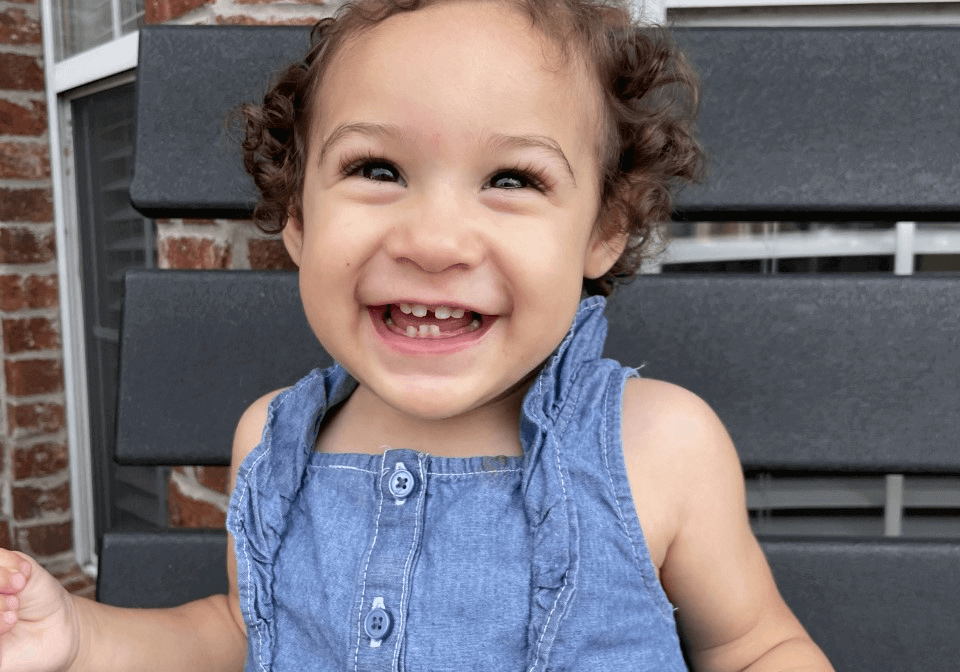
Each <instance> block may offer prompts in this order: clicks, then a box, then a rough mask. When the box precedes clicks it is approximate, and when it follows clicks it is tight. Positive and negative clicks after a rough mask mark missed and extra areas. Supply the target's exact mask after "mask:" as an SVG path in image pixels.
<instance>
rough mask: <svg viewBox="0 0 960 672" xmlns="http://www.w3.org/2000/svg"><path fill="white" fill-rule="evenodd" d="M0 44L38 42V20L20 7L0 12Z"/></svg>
mask: <svg viewBox="0 0 960 672" xmlns="http://www.w3.org/2000/svg"><path fill="white" fill-rule="evenodd" d="M0 44H17V45H19V44H40V22H39V21H38V20H37V19H35V18H33V17H32V16H29V15H27V13H26V12H25V11H23V10H22V9H8V10H6V11H5V12H3V13H0Z"/></svg>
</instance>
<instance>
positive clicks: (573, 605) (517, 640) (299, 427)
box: [227, 297, 687, 672]
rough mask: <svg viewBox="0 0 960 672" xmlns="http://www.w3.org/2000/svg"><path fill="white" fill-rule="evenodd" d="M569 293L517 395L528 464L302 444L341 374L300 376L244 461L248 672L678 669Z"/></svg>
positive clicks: (612, 417) (618, 381)
mask: <svg viewBox="0 0 960 672" xmlns="http://www.w3.org/2000/svg"><path fill="white" fill-rule="evenodd" d="M604 305H605V302H604V300H603V299H602V298H599V297H592V298H589V299H586V300H585V301H583V303H582V304H581V306H580V309H579V311H578V313H577V316H576V318H575V320H574V324H573V326H572V327H571V330H570V333H569V334H567V336H566V338H565V339H564V340H563V342H562V343H561V344H560V346H559V347H558V349H557V351H556V352H555V353H554V355H552V356H551V358H550V359H549V360H548V361H547V362H546V364H545V365H544V367H543V370H542V371H541V372H540V374H539V376H538V377H537V379H536V380H535V381H534V383H533V385H532V386H531V388H530V390H529V392H528V393H527V395H526V397H525V399H524V402H523V413H522V417H521V420H520V437H521V441H522V445H523V449H524V455H523V457H471V458H449V457H435V456H432V455H426V454H423V453H419V452H416V451H413V450H407V449H403V448H387V449H385V451H384V453H383V454H382V455H365V454H328V453H318V452H316V451H314V450H313V446H314V443H315V440H316V436H317V432H318V430H319V428H320V424H321V422H322V419H323V415H324V412H325V410H326V409H327V408H330V407H332V406H334V405H336V404H338V403H340V402H342V401H344V400H345V399H346V398H347V397H348V396H349V395H350V393H351V392H352V391H353V389H354V388H355V386H356V383H355V382H354V381H353V380H352V379H351V378H350V377H349V375H348V374H347V373H346V372H345V371H344V370H343V369H342V368H340V367H339V366H333V367H331V368H330V369H327V370H325V371H319V370H317V371H314V372H312V373H310V374H309V375H308V376H307V377H306V378H304V379H302V380H301V381H300V382H299V383H298V384H297V385H296V386H294V387H293V388H290V389H289V390H287V391H285V392H282V393H281V394H279V395H277V397H276V398H275V399H274V400H273V402H272V403H271V406H270V409H269V411H268V417H267V422H266V425H265V427H264V433H263V440H262V442H261V443H260V445H259V446H257V447H256V448H255V449H254V450H253V451H252V452H251V453H250V455H249V456H248V457H247V458H246V460H244V462H243V464H242V465H241V466H240V468H239V472H238V476H237V484H236V488H235V490H234V493H233V496H232V498H231V501H230V510H229V514H228V518H227V527H228V529H229V530H230V532H231V533H232V534H233V535H234V539H235V542H236V547H235V550H236V556H237V580H238V583H239V590H240V606H241V609H242V611H243V616H244V619H245V620H246V623H247V641H248V654H247V666H246V670H247V672H267V671H275V672H288V671H289V672H305V671H307V670H311V671H312V670H319V671H327V670H344V671H346V670H350V671H355V672H360V671H363V672H366V671H368V670H394V671H402V670H406V671H409V672H440V671H442V670H450V671H451V672H454V671H455V672H467V671H470V670H476V671H478V672H480V671H482V672H507V671H511V672H513V671H516V672H521V671H523V670H528V671H530V672H533V671H541V670H552V671H559V670H568V671H571V672H574V671H575V672H601V671H602V672H610V671H611V670H630V672H641V671H643V670H649V671H651V672H670V671H673V670H686V669H687V668H686V666H685V665H684V661H683V656H682V655H681V652H680V645H679V641H678V637H677V632H676V626H675V623H674V617H673V607H672V605H671V604H670V602H669V601H668V599H667V597H666V595H665V594H664V592H663V589H662V588H661V586H660V583H659V582H658V581H657V578H656V574H655V572H654V568H653V565H652V563H651V561H650V556H649V554H648V551H647V546H646V542H645V541H644V537H643V533H642V531H641V529H640V524H639V520H638V518H637V515H636V512H635V509H634V506H633V499H632V497H631V494H630V486H629V483H628V481H627V474H626V468H625V466H624V460H623V452H622V448H621V438H620V417H621V405H622V393H623V386H624V381H625V380H626V378H628V377H630V376H633V375H636V374H635V372H634V370H633V369H626V368H623V367H621V366H620V365H619V364H617V363H616V362H614V361H611V360H605V359H602V358H601V352H602V348H603V342H604V338H605V336H606V318H605V317H604V315H603V308H604Z"/></svg>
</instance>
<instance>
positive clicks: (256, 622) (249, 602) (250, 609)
mask: <svg viewBox="0 0 960 672" xmlns="http://www.w3.org/2000/svg"><path fill="white" fill-rule="evenodd" d="M280 403H281V404H282V403H283V401H282V400H281V402H280ZM272 417H273V416H272V415H271V416H270V417H269V418H267V421H268V422H269V421H270V419H271V418H272ZM272 450H273V445H272V443H271V444H270V447H269V448H267V449H266V450H264V451H263V453H262V454H261V455H260V457H258V458H257V459H256V460H254V462H253V464H251V465H250V468H249V469H247V470H246V472H245V473H244V475H243V480H244V484H245V486H246V487H244V489H243V490H242V491H241V492H240V499H239V500H238V501H237V510H238V511H240V510H241V509H242V507H243V498H244V497H246V495H247V491H248V490H249V489H250V485H249V482H250V479H249V475H250V473H251V472H253V470H254V469H256V468H257V465H258V464H260V460H262V459H263V458H264V457H266V456H267V455H268V454H269V453H270V452H271V451H272ZM238 480H239V476H238ZM241 539H242V540H243V544H242V546H243V558H244V563H245V564H246V566H247V613H248V614H250V620H252V621H253V622H254V626H253V627H254V628H256V630H257V637H258V638H259V639H260V655H259V656H258V658H259V662H260V669H261V670H263V671H264V672H266V670H267V668H266V667H265V666H264V664H263V633H262V632H260V624H259V623H260V619H258V618H254V615H253V590H252V589H251V578H250V565H251V563H250V556H249V554H248V553H247V534H246V525H244V534H243V536H242V537H241Z"/></svg>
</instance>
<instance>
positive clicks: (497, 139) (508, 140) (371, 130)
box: [320, 122, 577, 186]
mask: <svg viewBox="0 0 960 672" xmlns="http://www.w3.org/2000/svg"><path fill="white" fill-rule="evenodd" d="M351 135H365V136H372V137H375V138H386V139H388V140H395V141H397V140H400V139H402V136H403V135H405V133H404V132H403V130H402V129H401V128H400V127H399V126H396V125H395V124H372V123H368V122H356V123H352V124H340V125H339V126H337V127H336V128H334V129H333V131H331V132H330V135H328V136H327V139H326V140H324V142H323V145H321V147H320V163H321V164H322V163H323V158H324V156H325V155H326V154H327V152H329V151H330V149H331V148H332V147H333V146H334V145H336V144H337V143H338V142H340V141H341V140H343V139H344V138H346V137H349V136H351ZM487 142H488V143H489V144H490V145H492V146H493V147H495V148H498V149H540V150H543V151H546V152H547V153H548V154H551V155H552V156H553V157H554V158H556V159H557V160H558V161H559V162H560V163H562V164H563V167H564V168H565V169H566V171H567V174H568V175H570V179H571V180H572V181H573V185H574V186H577V178H576V177H575V176H574V174H573V168H572V167H571V166H570V161H568V160H567V155H566V154H564V153H563V150H562V149H560V143H558V142H557V141H556V140H554V139H553V138H551V137H549V136H546V135H536V134H525V135H505V134H503V133H496V134H494V135H492V136H490V137H489V138H488V140H487Z"/></svg>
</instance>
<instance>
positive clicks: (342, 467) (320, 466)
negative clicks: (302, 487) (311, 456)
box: [307, 464, 377, 475]
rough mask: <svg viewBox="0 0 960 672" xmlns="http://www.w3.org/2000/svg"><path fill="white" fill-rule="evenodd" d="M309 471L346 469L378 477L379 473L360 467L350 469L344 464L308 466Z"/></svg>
mask: <svg viewBox="0 0 960 672" xmlns="http://www.w3.org/2000/svg"><path fill="white" fill-rule="evenodd" d="M307 468H308V469H346V470H349V471H360V472H363V473H364V474H373V475H376V474H377V472H375V471H373V470H372V469H361V468H360V467H348V466H346V465H342V464H308V465H307Z"/></svg>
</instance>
